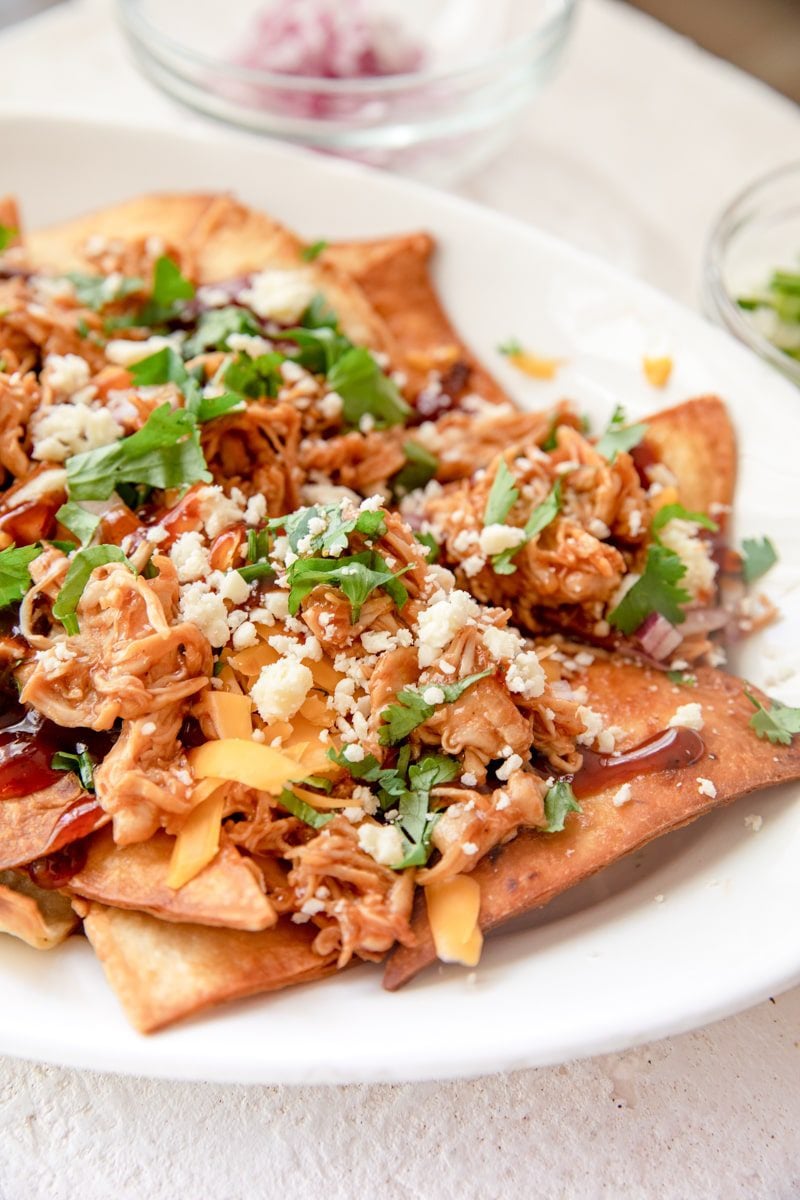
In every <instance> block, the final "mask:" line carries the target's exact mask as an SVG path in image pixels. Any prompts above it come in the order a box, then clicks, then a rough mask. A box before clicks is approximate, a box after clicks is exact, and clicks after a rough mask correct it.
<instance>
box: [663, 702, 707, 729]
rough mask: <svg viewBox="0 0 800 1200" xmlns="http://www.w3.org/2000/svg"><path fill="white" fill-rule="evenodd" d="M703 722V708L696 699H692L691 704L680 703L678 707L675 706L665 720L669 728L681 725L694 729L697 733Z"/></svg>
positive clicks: (676, 727)
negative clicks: (673, 710) (671, 713)
mask: <svg viewBox="0 0 800 1200" xmlns="http://www.w3.org/2000/svg"><path fill="white" fill-rule="evenodd" d="M703 724H704V722H703V708H702V705H700V704H698V703H697V702H696V701H692V703H691V704H682V705H681V706H680V708H676V709H675V712H674V713H673V715H672V716H671V717H670V719H669V720H668V721H667V725H668V726H669V727H670V729H678V728H679V727H681V726H683V728H684V729H696V730H697V732H698V733H699V732H700V730H701V729H702V728H703Z"/></svg>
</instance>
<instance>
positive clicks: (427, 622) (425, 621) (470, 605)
mask: <svg viewBox="0 0 800 1200" xmlns="http://www.w3.org/2000/svg"><path fill="white" fill-rule="evenodd" d="M479 613H480V608H479V606H478V605H477V604H476V602H475V601H474V600H473V598H472V596H470V594H469V593H468V592H462V591H453V592H451V593H450V595H449V596H448V597H447V598H446V599H445V600H440V601H438V603H436V604H432V605H431V606H430V607H429V608H426V609H423V610H422V612H421V613H420V615H419V626H418V628H419V633H418V645H419V665H420V666H421V667H429V666H430V665H431V664H432V663H433V662H434V661H435V659H436V658H438V656H439V654H440V653H441V651H442V650H444V648H445V646H447V645H449V643H450V642H451V641H452V640H453V638H454V637H455V636H456V634H457V633H458V632H459V631H460V630H462V629H463V628H464V627H465V626H466V625H467V624H468V623H469V622H470V621H472V620H474V619H475V617H477V616H478V615H479Z"/></svg>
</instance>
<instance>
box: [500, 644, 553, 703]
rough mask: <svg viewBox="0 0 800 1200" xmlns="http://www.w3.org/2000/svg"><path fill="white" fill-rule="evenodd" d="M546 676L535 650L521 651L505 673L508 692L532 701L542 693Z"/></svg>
mask: <svg viewBox="0 0 800 1200" xmlns="http://www.w3.org/2000/svg"><path fill="white" fill-rule="evenodd" d="M545 683H546V676H545V673H544V670H543V669H542V664H541V663H540V662H539V657H538V655H537V653H536V651H535V650H523V651H522V653H521V654H518V655H517V656H516V658H515V659H514V661H513V662H512V664H511V666H510V667H509V668H508V670H507V671H506V684H507V686H508V690H509V691H510V692H513V693H514V694H515V695H519V696H524V698H525V699H526V700H532V699H534V698H535V697H536V696H541V694H542V692H543V691H544V687H545Z"/></svg>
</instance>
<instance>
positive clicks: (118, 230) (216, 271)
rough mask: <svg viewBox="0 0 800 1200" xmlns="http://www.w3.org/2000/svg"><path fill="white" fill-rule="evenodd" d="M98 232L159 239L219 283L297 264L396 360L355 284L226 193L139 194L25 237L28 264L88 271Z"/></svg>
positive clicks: (352, 324)
mask: <svg viewBox="0 0 800 1200" xmlns="http://www.w3.org/2000/svg"><path fill="white" fill-rule="evenodd" d="M96 236H99V237H105V238H115V237H116V238H123V239H126V240H134V239H136V238H143V237H152V236H157V237H160V238H162V239H163V240H164V242H165V243H166V244H167V245H171V246H175V247H176V248H178V249H180V250H181V251H182V252H185V253H186V254H187V257H188V261H189V262H190V263H191V264H192V272H193V278H194V279H196V281H197V282H198V283H217V282H219V281H221V280H226V279H235V278H237V277H239V276H242V275H247V274H249V273H250V272H252V271H263V270H266V269H268V268H295V267H302V269H303V270H304V271H307V272H310V273H311V275H312V276H313V278H314V281H315V283H316V284H317V286H318V287H319V290H320V292H321V293H322V294H323V295H324V296H325V298H326V300H327V301H328V303H329V304H330V306H331V308H332V309H333V310H334V312H335V313H336V314H337V316H338V317H339V321H340V323H341V325H342V328H343V329H344V331H345V332H346V333H347V335H348V336H349V337H350V338H351V339H352V340H353V341H354V342H358V343H360V344H363V345H366V346H370V347H372V349H374V350H380V351H382V352H384V353H386V354H389V356H390V357H391V358H392V359H393V360H394V357H395V348H394V344H393V339H392V337H391V335H390V333H389V331H388V329H387V327H386V325H385V323H384V322H383V320H382V319H381V318H380V317H379V316H377V315H376V313H375V312H374V310H373V308H372V306H371V305H370V303H369V301H368V300H367V299H366V297H365V296H364V294H363V292H362V290H361V288H360V287H359V286H358V284H357V283H355V282H354V281H353V280H352V279H351V278H350V277H349V276H348V275H347V274H345V273H344V272H343V271H342V270H341V269H340V268H338V267H337V266H336V265H335V264H330V263H328V264H326V263H322V262H315V263H310V264H307V263H305V262H303V261H302V259H301V251H302V248H303V245H302V242H300V240H299V239H298V238H297V237H295V235H294V234H293V233H291V232H290V231H289V230H288V229H285V228H284V227H283V226H282V225H280V224H279V223H278V222H277V221H274V220H273V219H272V217H269V216H267V215H266V214H264V213H261V212H257V211H256V210H255V209H252V208H249V207H248V206H247V205H244V204H240V203H239V202H238V201H237V200H234V199H233V198H232V197H231V196H227V195H225V194H219V195H214V194H208V195H204V194H189V193H186V194H180V193H177V194H164V195H154V196H139V197H137V198H136V199H134V200H128V201H125V202H123V203H122V204H116V205H112V206H110V207H109V208H104V209H101V210H100V211H99V212H95V213H90V214H89V215H88V216H84V217H78V218H76V219H75V220H73V221H66V222H64V223H63V224H60V225H55V226H52V227H51V228H49V229H43V230H38V231H37V232H35V233H32V234H30V235H29V236H28V238H27V239H26V249H27V258H28V261H29V263H30V265H31V266H32V267H34V268H36V267H39V268H48V269H49V270H51V271H58V272H63V271H71V270H84V271H85V270H87V269H89V270H92V267H91V266H90V264H89V263H88V261H87V259H86V258H85V256H84V253H83V249H84V246H85V244H86V241H87V239H88V238H89V237H96Z"/></svg>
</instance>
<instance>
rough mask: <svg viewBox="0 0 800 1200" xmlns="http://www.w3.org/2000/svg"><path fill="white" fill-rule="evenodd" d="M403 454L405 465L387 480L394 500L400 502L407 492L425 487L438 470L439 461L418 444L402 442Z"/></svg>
mask: <svg viewBox="0 0 800 1200" xmlns="http://www.w3.org/2000/svg"><path fill="white" fill-rule="evenodd" d="M403 453H404V454H405V456H406V463H405V466H404V467H401V468H400V470H399V471H398V472H397V474H396V475H393V476H392V478H391V479H390V480H389V483H390V485H391V488H392V493H393V495H394V497H395V499H396V500H402V498H403V496H407V495H408V493H409V492H413V491H415V490H416V489H417V488H422V487H425V484H426V483H428V482H429V481H430V480H431V479H433V477H434V475H435V474H436V472H437V471H438V470H439V460H438V458H437V457H436V455H435V454H431V452H430V451H429V450H426V449H425V447H424V446H420V444H419V442H404V443H403Z"/></svg>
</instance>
